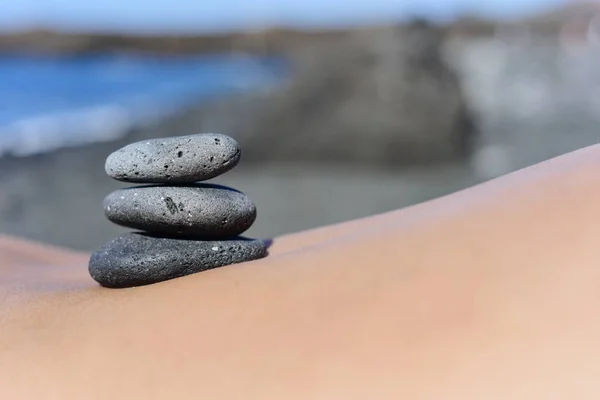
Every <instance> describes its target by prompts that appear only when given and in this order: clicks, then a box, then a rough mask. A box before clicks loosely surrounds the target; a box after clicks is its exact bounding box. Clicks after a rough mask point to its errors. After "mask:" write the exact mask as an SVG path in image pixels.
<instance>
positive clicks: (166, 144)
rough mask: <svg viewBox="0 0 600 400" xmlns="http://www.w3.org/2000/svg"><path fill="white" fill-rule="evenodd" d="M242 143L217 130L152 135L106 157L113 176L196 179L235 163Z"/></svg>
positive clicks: (175, 180)
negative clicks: (161, 137) (174, 135)
mask: <svg viewBox="0 0 600 400" xmlns="http://www.w3.org/2000/svg"><path fill="white" fill-rule="evenodd" d="M239 160H240V147H239V145H238V143H237V142H236V141H235V140H234V139H233V138H231V137H229V136H226V135H221V134H217V133H205V134H199V135H189V136H176V137H170V138H165V139H152V140H146V141H142V142H136V143H132V144H130V145H127V146H125V147H123V148H121V149H119V150H117V151H115V152H114V153H112V154H111V155H109V156H108V158H107V159H106V165H105V169H106V173H107V174H108V175H109V176H110V177H111V178H113V179H116V180H119V181H123V182H134V183H172V184H180V183H193V182H198V181H205V180H208V179H212V178H215V177H217V176H219V175H221V174H224V173H225V172H227V171H229V170H231V169H232V168H233V167H235V166H236V165H237V163H238V161H239Z"/></svg>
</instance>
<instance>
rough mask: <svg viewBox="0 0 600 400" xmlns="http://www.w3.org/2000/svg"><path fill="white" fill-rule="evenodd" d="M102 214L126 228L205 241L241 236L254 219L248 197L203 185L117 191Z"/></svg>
mask: <svg viewBox="0 0 600 400" xmlns="http://www.w3.org/2000/svg"><path fill="white" fill-rule="evenodd" d="M104 213H105V214H106V216H107V218H108V219H109V220H111V221H112V222H114V223H116V224H118V225H122V226H126V227H129V228H134V229H140V230H144V231H148V232H159V233H164V234H170V235H194V236H198V237H202V238H206V239H221V238H228V237H232V236H237V235H240V234H242V233H243V232H245V231H246V230H248V228H250V226H252V224H253V223H254V221H255V220H256V207H255V205H254V203H253V202H252V200H250V198H249V197H248V196H246V195H245V194H243V193H241V192H238V191H236V190H234V189H231V188H228V187H225V186H219V185H211V184H206V183H197V184H194V185H188V186H142V187H132V188H128V189H122V190H117V191H115V192H113V193H111V194H109V195H108V196H107V197H106V199H104Z"/></svg>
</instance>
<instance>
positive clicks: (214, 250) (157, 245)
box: [89, 233, 267, 288]
mask: <svg viewBox="0 0 600 400" xmlns="http://www.w3.org/2000/svg"><path fill="white" fill-rule="evenodd" d="M266 256H267V245H266V243H265V242H263V241H261V240H250V239H245V238H236V239H233V240H225V241H199V240H192V239H173V238H164V237H158V236H152V235H149V234H144V233H128V234H125V235H122V236H119V237H118V238H116V239H114V240H112V241H111V242H109V243H107V244H105V245H104V246H103V247H102V248H100V249H98V250H97V251H96V252H94V253H93V254H92V256H91V258H90V263H89V272H90V275H91V276H92V278H94V280H95V281H96V282H98V283H100V284H101V285H102V286H105V287H110V288H126V287H134V286H143V285H149V284H153V283H158V282H163V281H166V280H169V279H173V278H178V277H182V276H186V275H190V274H194V273H197V272H202V271H206V270H209V269H213V268H218V267H223V266H226V265H231V264H237V263H241V262H245V261H252V260H257V259H260V258H263V257H266Z"/></svg>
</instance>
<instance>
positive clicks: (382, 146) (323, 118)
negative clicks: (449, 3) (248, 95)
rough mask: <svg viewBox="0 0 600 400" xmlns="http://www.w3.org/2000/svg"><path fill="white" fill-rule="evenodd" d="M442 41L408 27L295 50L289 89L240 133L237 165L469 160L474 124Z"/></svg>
mask: <svg viewBox="0 0 600 400" xmlns="http://www.w3.org/2000/svg"><path fill="white" fill-rule="evenodd" d="M442 41H443V38H442V36H441V34H440V31H439V30H438V29H437V28H434V27H431V26H428V25H427V24H423V23H416V24H414V25H411V26H409V27H408V28H401V27H391V28H389V29H379V30H373V31H367V30H365V31H357V32H356V33H355V34H353V35H352V36H349V37H347V38H345V39H344V40H340V41H339V42H338V43H337V44H335V45H331V44H329V43H328V44H324V45H316V46H310V47H308V48H305V49H303V50H301V51H298V52H297V53H295V54H294V55H293V57H294V58H293V65H294V66H295V69H296V76H295V78H294V79H293V81H292V82H291V83H290V84H289V85H288V87H286V88H284V89H282V90H281V91H279V92H277V93H275V94H274V95H272V96H271V98H270V99H267V100H266V101H265V104H264V109H263V110H261V111H259V112H256V113H255V114H254V116H253V121H252V122H251V123H248V124H246V127H247V129H245V130H244V132H240V137H239V140H240V141H241V145H242V147H243V148H244V149H245V150H244V152H245V154H244V157H245V158H246V159H248V160H251V161H255V162H260V161H264V160H296V161H311V162H340V161H344V162H359V163H370V164H391V165H412V164H432V163H440V162H447V161H456V160H461V159H464V158H466V157H468V156H469V155H470V154H471V151H472V146H473V140H474V137H475V134H476V131H475V123H474V120H473V116H472V115H471V114H470V112H469V110H468V107H467V105H466V102H465V99H464V98H463V93H462V90H461V87H460V82H459V80H458V77H457V76H456V75H455V73H454V71H452V70H451V69H450V67H449V66H448V65H447V64H446V62H445V61H444V60H443V58H442V55H441V46H442ZM211 128H213V127H211ZM214 128H217V129H218V128H220V127H219V126H216V127H214ZM214 128H213V129H214ZM221 131H222V130H221Z"/></svg>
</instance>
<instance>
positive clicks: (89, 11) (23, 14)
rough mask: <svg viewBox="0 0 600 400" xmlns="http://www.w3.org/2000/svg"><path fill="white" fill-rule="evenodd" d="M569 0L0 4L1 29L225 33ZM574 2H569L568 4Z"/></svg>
mask: <svg viewBox="0 0 600 400" xmlns="http://www.w3.org/2000/svg"><path fill="white" fill-rule="evenodd" d="M567 1H569V0H0V30H13V29H26V28H29V27H36V26H37V27H39V26H45V27H52V28H62V29H66V30H69V29H74V30H80V29H83V30H108V31H149V32H157V31H160V32H169V31H173V32H176V31H223V30H231V29H247V28H252V27H264V26H265V25H269V26H273V25H292V26H307V25H308V26H310V25H313V26H315V25H316V26H331V25H340V24H341V25H344V24H352V23H361V22H365V23H368V22H374V21H381V20H389V19H397V18H402V17H407V16H412V15H419V16H426V17H430V18H433V19H450V18H452V17H454V16H456V15H459V14H461V13H471V14H481V15H485V16H493V17H502V18H506V17H514V16H519V15H522V14H526V13H531V12H535V11H538V10H543V9H544V8H549V7H552V6H556V5H558V4H561V3H565V2H567ZM571 1H572V0H571Z"/></svg>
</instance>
